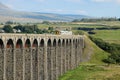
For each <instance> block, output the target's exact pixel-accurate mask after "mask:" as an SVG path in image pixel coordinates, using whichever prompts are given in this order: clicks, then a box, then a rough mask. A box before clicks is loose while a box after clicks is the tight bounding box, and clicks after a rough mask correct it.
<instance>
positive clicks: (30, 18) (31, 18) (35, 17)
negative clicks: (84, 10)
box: [0, 3, 88, 22]
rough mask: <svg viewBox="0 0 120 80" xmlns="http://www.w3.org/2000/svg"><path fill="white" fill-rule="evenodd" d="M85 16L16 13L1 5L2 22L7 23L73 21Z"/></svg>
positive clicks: (0, 16) (0, 15)
mask: <svg viewBox="0 0 120 80" xmlns="http://www.w3.org/2000/svg"><path fill="white" fill-rule="evenodd" d="M86 17H88V16H85V15H67V14H66V15H64V14H53V13H41V12H22V11H15V10H12V9H11V8H9V7H7V6H6V5H4V4H2V3H0V18H1V19H0V22H5V21H9V20H11V21H18V22H23V21H24V22H40V21H44V20H48V21H72V20H74V19H81V18H86Z"/></svg>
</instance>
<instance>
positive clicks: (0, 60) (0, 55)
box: [0, 39, 4, 80]
mask: <svg viewBox="0 0 120 80" xmlns="http://www.w3.org/2000/svg"><path fill="white" fill-rule="evenodd" d="M3 49H4V43H3V40H2V39H0V80H3V72H4V50H3Z"/></svg>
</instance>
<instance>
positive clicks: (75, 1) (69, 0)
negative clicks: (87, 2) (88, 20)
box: [65, 0, 84, 3]
mask: <svg viewBox="0 0 120 80" xmlns="http://www.w3.org/2000/svg"><path fill="white" fill-rule="evenodd" d="M65 1H68V2H74V3H78V2H79V3H83V2H84V0H65Z"/></svg>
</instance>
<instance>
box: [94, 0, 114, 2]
mask: <svg viewBox="0 0 120 80" xmlns="http://www.w3.org/2000/svg"><path fill="white" fill-rule="evenodd" d="M92 1H93V2H111V1H113V0H92Z"/></svg>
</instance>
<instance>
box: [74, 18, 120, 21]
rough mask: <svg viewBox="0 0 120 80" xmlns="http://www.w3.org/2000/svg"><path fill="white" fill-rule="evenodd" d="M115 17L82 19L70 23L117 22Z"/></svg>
mask: <svg viewBox="0 0 120 80" xmlns="http://www.w3.org/2000/svg"><path fill="white" fill-rule="evenodd" d="M118 20H119V19H117V18H116V17H115V18H114V17H113V18H82V19H75V20H73V21H72V22H97V21H118Z"/></svg>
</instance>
